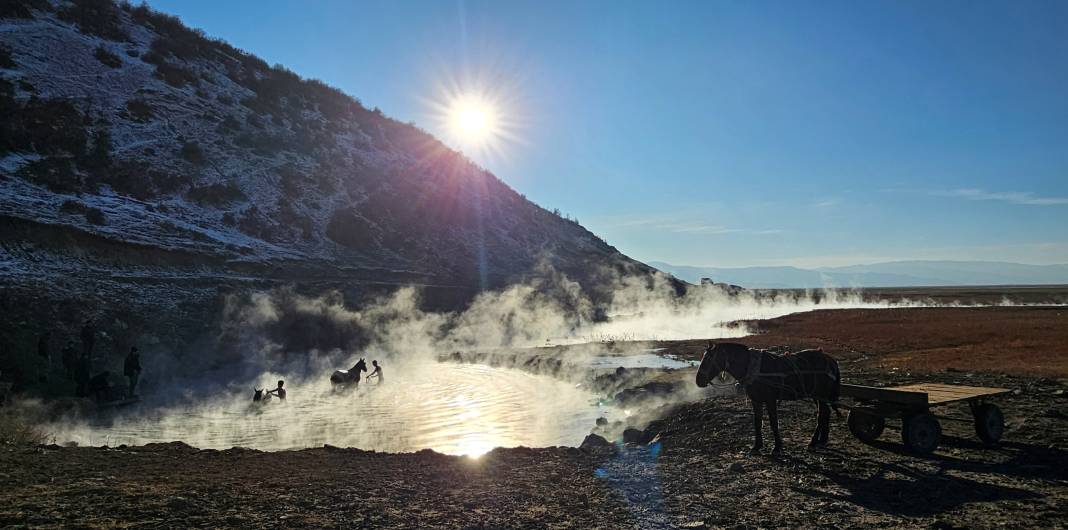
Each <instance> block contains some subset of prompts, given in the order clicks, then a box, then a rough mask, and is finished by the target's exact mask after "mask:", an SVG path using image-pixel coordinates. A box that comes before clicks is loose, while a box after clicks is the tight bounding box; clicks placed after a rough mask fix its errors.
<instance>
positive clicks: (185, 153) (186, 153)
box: [178, 142, 208, 166]
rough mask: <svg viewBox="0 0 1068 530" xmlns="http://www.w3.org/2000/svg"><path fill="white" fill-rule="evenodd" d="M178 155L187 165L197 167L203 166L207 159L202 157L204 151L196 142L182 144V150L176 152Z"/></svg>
mask: <svg viewBox="0 0 1068 530" xmlns="http://www.w3.org/2000/svg"><path fill="white" fill-rule="evenodd" d="M178 154H179V155H181V156H182V158H184V159H185V160H187V161H188V162H189V163H191V164H195V165H198V166H201V165H204V163H205V162H207V161H208V159H207V157H206V156H204V150H203V149H201V148H200V144H198V143H196V142H182V148H181V149H180V150H179V151H178Z"/></svg>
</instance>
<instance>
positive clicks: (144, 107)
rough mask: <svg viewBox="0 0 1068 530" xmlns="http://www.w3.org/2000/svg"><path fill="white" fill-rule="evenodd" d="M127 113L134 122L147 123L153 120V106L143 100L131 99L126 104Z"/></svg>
mask: <svg viewBox="0 0 1068 530" xmlns="http://www.w3.org/2000/svg"><path fill="white" fill-rule="evenodd" d="M126 113H127V114H129V116H130V118H131V119H133V120H134V121H139V122H142V123H143V122H146V121H149V120H151V119H152V116H153V113H152V106H151V105H149V104H148V102H147V101H145V100H143V99H131V100H130V101H127V102H126Z"/></svg>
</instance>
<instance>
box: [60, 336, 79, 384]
mask: <svg viewBox="0 0 1068 530" xmlns="http://www.w3.org/2000/svg"><path fill="white" fill-rule="evenodd" d="M60 355H61V357H62V360H63V372H64V373H65V374H67V381H74V376H75V374H76V372H77V371H78V352H76V351H75V350H74V341H72V340H68V341H67V345H66V346H65V347H64V348H63V350H61V351H60Z"/></svg>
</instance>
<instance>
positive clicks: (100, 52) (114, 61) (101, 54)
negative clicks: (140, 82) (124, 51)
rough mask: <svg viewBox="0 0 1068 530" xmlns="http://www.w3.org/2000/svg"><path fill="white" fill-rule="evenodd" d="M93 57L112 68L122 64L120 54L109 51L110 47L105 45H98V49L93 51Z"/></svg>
mask: <svg viewBox="0 0 1068 530" xmlns="http://www.w3.org/2000/svg"><path fill="white" fill-rule="evenodd" d="M93 57H96V60H98V61H100V62H101V63H102V64H103V65H104V66H108V67H111V68H118V67H120V66H122V59H119V56H118V55H115V54H114V53H111V52H109V51H108V49H107V48H105V47H103V46H97V47H96V50H95V51H94V52H93Z"/></svg>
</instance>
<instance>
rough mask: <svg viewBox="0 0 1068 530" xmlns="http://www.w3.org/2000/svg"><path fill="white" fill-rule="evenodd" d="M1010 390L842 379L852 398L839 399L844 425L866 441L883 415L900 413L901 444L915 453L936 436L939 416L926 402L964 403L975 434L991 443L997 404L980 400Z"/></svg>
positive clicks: (933, 443) (996, 430) (1000, 424)
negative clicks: (846, 414) (844, 411)
mask: <svg viewBox="0 0 1068 530" xmlns="http://www.w3.org/2000/svg"><path fill="white" fill-rule="evenodd" d="M1011 392H1012V390H1011V389H1008V388H990V387H981V386H964V385H943V384H939V383H917V384H912V385H904V386H893V387H872V386H861V385H847V384H843V385H842V387H841V395H842V396H843V397H850V398H853V399H854V400H855V401H856V402H857V404H855V405H847V404H844V403H839V405H841V406H843V407H845V408H848V409H849V430H850V432H852V433H853V435H854V436H856V437H857V438H859V439H860V440H862V441H865V442H869V443H870V442H872V441H874V440H875V439H877V438H878V437H879V436H880V435H881V434H882V432H883V429H884V428H885V427H886V420H887V419H900V420H901V438H902V441H904V442H905V445H906V446H907V447H908V448H909V449H912V450H913V451H915V452H918V453H930V452H931V451H934V450H935V448H937V447H938V443H939V441H940V440H941V437H942V427H941V425H940V424H939V423H938V419H939V416H935V415H934V414H932V413H931V411H930V409H931V408H933V407H940V406H943V405H949V404H952V403H958V402H966V403H968V406H969V408H970V409H971V412H972V417H973V420H974V424H975V432H976V434H977V435H978V436H979V438H980V439H981V440H982V441H983V442H985V443H987V444H988V445H993V444H996V443H997V442H998V441H999V440H1000V439H1001V435H1002V433H1003V432H1004V430H1005V423H1004V417H1003V416H1002V414H1001V409H999V408H998V407H997V406H996V405H994V404H992V403H986V400H988V399H989V398H993V397H997V396H1002V395H1005V394H1009V393H1011ZM941 418H942V419H956V418H946V417H941Z"/></svg>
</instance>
